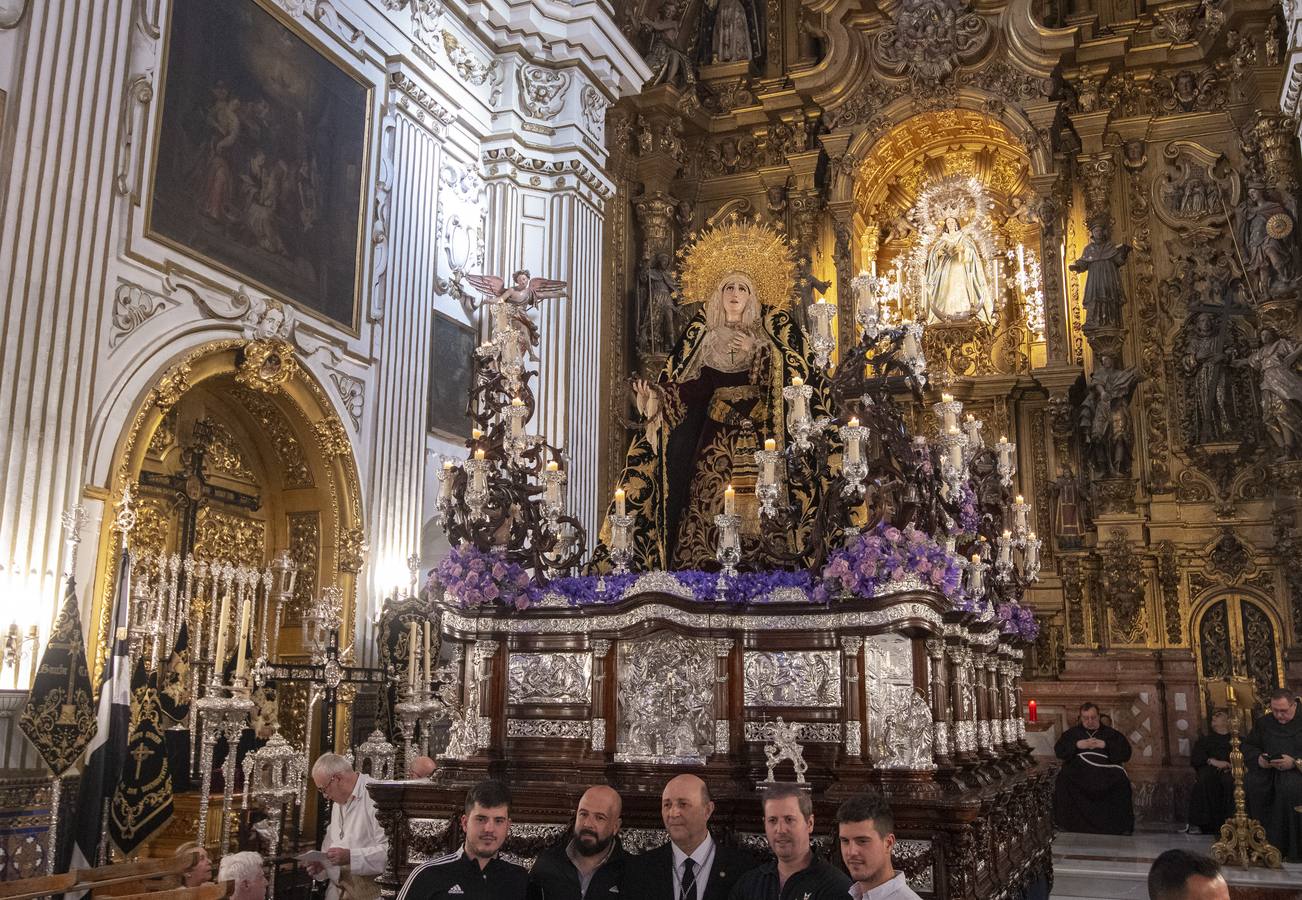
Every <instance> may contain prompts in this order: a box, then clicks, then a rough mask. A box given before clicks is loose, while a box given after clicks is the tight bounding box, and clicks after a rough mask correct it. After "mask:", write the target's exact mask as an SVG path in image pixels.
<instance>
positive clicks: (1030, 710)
mask: <svg viewBox="0 0 1302 900" xmlns="http://www.w3.org/2000/svg"><path fill="white" fill-rule="evenodd" d="M1026 721H1028V722H1038V721H1040V717H1039V715H1038V714H1037V713H1036V711H1035V701H1034V700H1028V701H1027V703H1026Z"/></svg>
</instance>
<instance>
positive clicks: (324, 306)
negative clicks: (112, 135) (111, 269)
mask: <svg viewBox="0 0 1302 900" xmlns="http://www.w3.org/2000/svg"><path fill="white" fill-rule="evenodd" d="M164 71H165V76H164V81H163V101H162V104H161V107H162V112H161V119H160V122H159V127H158V152H157V154H156V159H155V163H154V173H153V189H152V191H151V192H150V199H149V208H148V214H147V215H148V225H147V227H148V230H149V233H150V236H151V237H154V238H157V239H160V240H162V241H164V242H166V243H168V244H170V245H172V246H174V247H176V248H178V249H180V250H183V251H185V252H188V253H191V254H194V255H196V256H198V257H200V258H202V259H204V260H206V261H208V262H209V263H211V264H213V265H214V266H216V267H217V268H220V269H222V270H224V271H226V272H227V273H229V274H230V275H231V276H233V277H235V278H238V279H240V280H241V281H243V282H249V283H253V284H254V285H256V286H258V287H260V288H263V289H265V290H267V291H268V292H270V293H273V294H276V295H277V296H279V297H283V298H285V299H287V300H289V301H290V302H292V303H295V304H297V305H298V306H300V307H303V308H305V309H308V310H311V311H313V312H315V313H317V314H319V315H321V316H323V317H324V318H326V319H329V320H331V321H333V322H336V323H338V324H340V325H342V326H343V327H345V328H347V329H349V330H350V331H353V332H354V333H355V332H356V331H357V326H358V322H357V309H358V305H359V304H358V292H359V283H360V278H359V273H360V271H361V265H362V259H361V249H362V223H363V221H364V219H363V205H364V203H365V199H366V192H365V189H364V184H365V181H366V172H367V158H368V153H367V142H368V132H369V120H370V100H371V92H370V87H369V86H368V85H367V84H366V83H365V82H363V81H361V80H359V79H358V78H357V77H356V76H354V75H353V74H351V73H350V72H348V71H347V70H345V69H344V68H343V67H342V65H341V63H340V62H339V61H337V60H336V59H334V58H333V57H331V56H329V55H327V53H326V51H325V49H324V48H321V47H318V46H316V45H314V44H313V43H310V42H309V39H308V38H307V37H306V36H305V35H303V34H300V33H299V32H296V31H295V30H294V29H293V28H292V27H291V26H290V25H289V24H287V23H286V22H285V21H283V20H282V19H280V18H279V17H278V16H277V15H276V14H274V13H272V12H271V11H270V10H269V9H267V8H264V7H263V6H262V5H261V4H260V3H258V2H255V0H176V3H175V4H174V5H173V9H172V13H171V21H170V25H169V34H168V44H167V54H166V60H165V64H164Z"/></svg>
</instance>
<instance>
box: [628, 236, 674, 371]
mask: <svg viewBox="0 0 1302 900" xmlns="http://www.w3.org/2000/svg"><path fill="white" fill-rule="evenodd" d="M637 288H638V301H639V306H640V307H641V308H640V309H639V310H638V348H639V349H640V350H641V351H642V352H643V353H653V354H654V353H668V352H669V351H670V349H671V348H672V347H673V345H674V340H675V339H676V338H677V337H678V309H677V307H675V306H674V276H673V273H672V272H670V270H669V254H668V253H657V254H656V255H655V258H654V259H652V260H649V261H647V262H646V263H645V264H644V265H643V266H642V268H641V271H640V272H639V273H638V284H637Z"/></svg>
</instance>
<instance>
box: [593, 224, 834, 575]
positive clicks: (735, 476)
mask: <svg viewBox="0 0 1302 900" xmlns="http://www.w3.org/2000/svg"><path fill="white" fill-rule="evenodd" d="M682 268H683V271H682V293H683V300H684V302H702V303H703V309H702V311H701V312H700V313H698V314H697V315H696V316H695V317H694V318H693V319H692V320H691V321H690V322H689V323H688V324H687V327H686V329H685V330H684V332H683V335H682V337H681V338H680V339H679V341H678V345H677V346H676V347H675V348H674V351H673V352H672V353H671V354H670V355H669V358H668V359H667V360H666V361H665V365H664V368H663V369H662V370H661V373H660V376H659V378H658V379H657V380H656V381H654V382H652V381H647V380H643V379H640V378H639V379H635V380H634V382H633V394H634V400H635V402H636V405H637V409H638V412H639V413H640V414H641V415H642V416H643V417H644V418H645V420H646V424H645V426H644V428H643V430H642V432H641V433H638V434H635V435H634V437H633V440H632V442H631V444H630V446H629V450H628V457H627V461H626V467H625V469H624V472H623V475H622V477H621V483H620V484H619V485H617V486H618V487H620V488H622V489H623V491H624V494H623V495H622V496H623V499H624V506H625V509H626V510H627V514H628V515H631V516H632V517H633V518H634V525H633V527H632V534H631V539H630V544H631V546H630V549H631V550H632V551H633V565H632V568H633V569H634V570H639V569H640V570H650V569H698V568H705V567H708V566H710V565H712V564H713V563H714V559H715V548H716V546H717V527H716V525H715V521H714V520H715V517H716V516H717V515H719V514H720V513H723V512H724V511H725V508H726V506H727V505H728V504H731V506H732V507H733V508H734V509H735V510H736V514H738V515H739V516H740V517H741V522H742V534H743V535H754V534H757V532H758V518H757V515H756V506H757V501H756V497H755V486H756V482H757V480H758V476H759V474H760V473H759V470H758V463H757V462H756V458H755V452H756V451H757V450H763V449H765V441H767V440H772V441H774V444H775V446H776V447H777V448H781V447H782V446H784V445H785V444H786V442H787V440H788V430H787V427H786V416H787V409H786V406H785V404H784V401H783V394H782V390H783V388H784V387H787V386H790V385H799V384H804V385H808V386H809V388H810V389H811V390H812V394H811V395H810V396H809V397H808V398H807V399H804V398H802V400H801V404H802V405H803V407H804V409H803V412H804V414H806V415H808V416H809V417H810V419H811V420H812V419H816V418H818V417H819V416H821V415H826V409H825V407H824V400H823V379H822V373H821V372H819V371H818V370H816V369H815V368H814V366H813V365H812V363H811V361H810V359H809V358H808V356H807V355H806V351H805V336H804V335H803V334H802V333H801V330H800V328H799V327H797V326H796V324H795V323H794V321H793V320H792V318H791V316H790V315H789V314H788V313H787V312H786V310H785V307H786V306H788V305H789V304H790V302H791V300H792V294H793V291H794V283H795V281H794V280H795V263H794V261H793V259H792V255H791V249H790V247H789V246H788V245H787V244H786V241H785V240H784V239H783V238H782V237H781V236H779V235H778V234H777V233H776V232H774V231H773V230H772V229H770V228H768V227H766V226H760V225H752V224H748V223H736V222H729V223H725V224H723V225H720V226H716V227H715V228H713V229H712V230H711V231H709V232H707V233H706V234H705V235H703V236H702V237H701V238H700V239H699V240H698V241H697V242H696V244H695V245H694V246H693V247H692V248H691V250H689V251H688V252H687V253H686V254H685V256H684V260H683V267H682ZM789 475H794V473H789ZM729 487H731V488H732V493H728V488H729ZM786 488H787V490H788V498H789V500H790V501H791V503H793V504H794V505H796V507H797V508H798V509H799V510H801V512H802V518H801V520H800V522H799V524H798V525H797V527H796V529H794V531H793V533H792V534H791V536H790V538H791V541H792V546H793V547H803V546H805V544H806V543H807V541H805V540H804V537H805V533H804V532H805V531H806V530H807V528H808V523H809V522H811V521H812V518H811V515H812V511H813V508H814V504H815V502H816V500H815V498H816V496H817V492H818V490H819V486H818V485H816V484H808V483H802V482H801V481H800V479H799V478H798V477H788V479H787V481H786ZM619 496H620V495H617V498H618V497H619ZM616 502H617V504H618V499H617V501H616ZM601 537H602V539H603V542H605V543H607V544H609V539H610V530H609V525H607V526H606V527H605V528H603V529H602V535H601ZM744 550H745V547H744V546H743V552H744Z"/></svg>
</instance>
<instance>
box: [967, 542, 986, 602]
mask: <svg viewBox="0 0 1302 900" xmlns="http://www.w3.org/2000/svg"><path fill="white" fill-rule="evenodd" d="M983 569H984V567H983V566H982V565H981V554H980V553H973V554H972V568H970V569H968V572H969V576H968V590H969V591H970V592H971V593H972V596H974V597H979V596H981V595H982V594H983V593H985V573H984V571H983Z"/></svg>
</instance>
